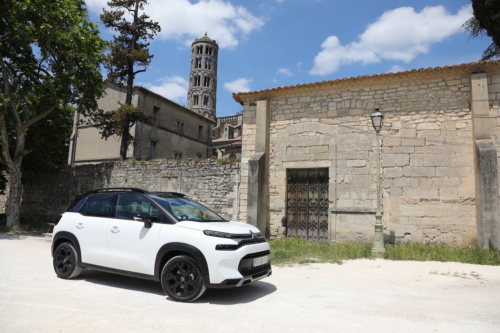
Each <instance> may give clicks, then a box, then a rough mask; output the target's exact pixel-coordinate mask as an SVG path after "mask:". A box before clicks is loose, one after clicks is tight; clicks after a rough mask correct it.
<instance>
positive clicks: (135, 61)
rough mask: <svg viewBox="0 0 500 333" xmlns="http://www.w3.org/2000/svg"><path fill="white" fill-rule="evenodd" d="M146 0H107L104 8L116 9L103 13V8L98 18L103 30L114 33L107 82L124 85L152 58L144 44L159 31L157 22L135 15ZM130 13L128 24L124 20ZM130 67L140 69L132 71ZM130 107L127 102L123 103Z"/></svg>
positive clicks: (142, 7)
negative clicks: (106, 29)
mask: <svg viewBox="0 0 500 333" xmlns="http://www.w3.org/2000/svg"><path fill="white" fill-rule="evenodd" d="M147 4H148V2H147V1H146V0H111V1H109V2H108V5H109V6H110V7H111V8H116V10H112V11H107V10H104V9H103V13H102V14H101V15H100V18H101V21H102V22H103V23H104V25H105V26H106V28H111V29H113V30H115V31H117V32H118V34H119V35H118V36H113V41H112V42H110V43H109V54H108V58H107V62H106V65H105V67H106V69H107V70H108V80H110V81H112V82H116V81H118V82H125V81H126V82H127V83H128V80H132V81H133V79H134V78H135V75H136V74H137V73H140V72H144V71H145V70H146V68H147V67H148V66H149V64H150V62H151V59H152V58H153V55H151V54H149V49H148V46H149V43H147V42H146V41H147V40H149V39H154V37H155V36H156V34H157V33H158V32H160V31H161V28H160V26H159V24H158V22H153V21H150V20H148V19H149V16H147V15H146V14H142V15H139V11H143V10H144V6H145V5H147ZM125 11H126V12H127V14H132V15H133V17H132V22H131V21H128V20H127V19H126V18H125ZM134 66H140V67H143V68H142V69H141V70H137V71H134ZM126 104H130V103H126Z"/></svg>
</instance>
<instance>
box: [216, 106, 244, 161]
mask: <svg viewBox="0 0 500 333" xmlns="http://www.w3.org/2000/svg"><path fill="white" fill-rule="evenodd" d="M242 130H243V115H241V114H236V115H233V116H228V117H218V118H217V123H216V125H215V127H214V129H213V131H212V147H213V148H212V149H213V152H214V156H216V157H217V158H218V159H222V160H239V159H241V134H242Z"/></svg>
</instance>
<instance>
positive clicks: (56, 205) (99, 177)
mask: <svg viewBox="0 0 500 333" xmlns="http://www.w3.org/2000/svg"><path fill="white" fill-rule="evenodd" d="M113 168H114V163H102V164H89V165H79V166H77V167H67V168H63V169H61V170H59V171H58V172H57V173H53V174H46V175H30V174H25V175H24V177H23V199H22V206H21V216H22V217H24V218H30V219H39V220H46V221H48V220H50V221H52V220H53V219H54V216H55V215H57V214H62V213H64V212H65V211H66V209H67V208H68V206H69V205H70V204H71V202H72V201H73V199H74V198H75V197H76V196H77V195H79V194H82V193H85V192H87V191H89V190H91V189H95V188H103V187H109V186H108V184H109V183H110V180H111V174H112V171H113Z"/></svg>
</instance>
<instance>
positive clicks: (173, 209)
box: [151, 195, 227, 222]
mask: <svg viewBox="0 0 500 333" xmlns="http://www.w3.org/2000/svg"><path fill="white" fill-rule="evenodd" d="M151 199H153V200H154V201H155V202H157V203H158V204H160V205H161V206H162V207H163V208H165V209H166V210H167V211H168V212H169V213H171V214H172V215H173V216H174V217H175V218H176V219H177V220H179V221H186V220H189V221H197V222H227V221H226V220H225V219H223V218H222V217H220V216H219V215H217V214H215V213H214V212H212V211H211V210H210V209H208V208H206V207H204V206H202V205H200V204H199V203H197V202H195V201H192V200H189V199H186V198H179V197H170V196H162V195H160V196H157V195H154V196H151Z"/></svg>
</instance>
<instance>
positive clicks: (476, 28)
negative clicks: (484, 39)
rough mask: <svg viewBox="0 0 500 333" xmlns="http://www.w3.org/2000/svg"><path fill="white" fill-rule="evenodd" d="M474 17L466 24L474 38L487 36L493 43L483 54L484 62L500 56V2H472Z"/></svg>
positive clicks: (466, 28)
mask: <svg viewBox="0 0 500 333" xmlns="http://www.w3.org/2000/svg"><path fill="white" fill-rule="evenodd" d="M472 8H473V9H474V16H473V17H471V18H470V19H469V20H468V21H467V22H465V23H464V25H463V27H464V29H465V31H466V32H468V33H470V36H471V37H472V38H476V37H479V36H484V35H487V36H489V37H491V38H492V39H493V43H491V45H490V46H488V48H487V49H486V50H485V51H484V52H483V57H482V60H487V59H492V58H498V57H499V56H500V0H472Z"/></svg>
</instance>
